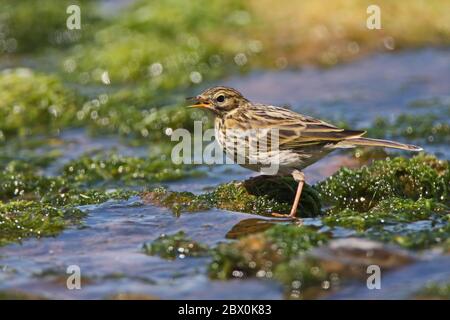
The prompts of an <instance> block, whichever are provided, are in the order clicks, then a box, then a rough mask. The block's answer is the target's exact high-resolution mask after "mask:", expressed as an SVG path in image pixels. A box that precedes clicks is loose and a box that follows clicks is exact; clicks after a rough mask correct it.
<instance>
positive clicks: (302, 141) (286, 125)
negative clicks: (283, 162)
mask: <svg viewBox="0 0 450 320" xmlns="http://www.w3.org/2000/svg"><path fill="white" fill-rule="evenodd" d="M243 113H245V116H239V114H240V112H236V114H235V116H236V117H238V118H241V119H240V120H237V119H236V120H237V122H239V123H241V127H242V126H244V127H245V128H248V129H250V128H251V129H257V128H264V129H270V128H277V129H278V130H279V136H280V146H279V147H280V149H282V150H283V149H291V148H299V147H302V146H310V145H314V144H323V143H324V142H325V143H326V142H338V141H341V140H345V139H348V138H352V137H360V136H362V135H363V134H365V133H366V132H365V131H360V130H346V129H342V128H338V127H336V126H334V125H332V124H330V123H327V122H325V121H322V120H319V119H315V118H313V117H309V116H305V115H302V114H299V113H296V112H294V111H291V110H289V109H285V108H280V107H275V106H266V105H261V104H253V105H252V106H251V107H249V108H246V110H245V111H243ZM242 122H244V123H245V125H242Z"/></svg>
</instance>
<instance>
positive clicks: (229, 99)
mask: <svg viewBox="0 0 450 320" xmlns="http://www.w3.org/2000/svg"><path fill="white" fill-rule="evenodd" d="M188 100H192V101H195V104H194V105H192V106H190V107H191V108H203V109H208V110H210V111H212V112H213V113H214V114H215V115H216V116H219V117H223V116H224V115H226V114H227V113H228V112H230V111H232V110H234V109H236V108H238V107H241V106H244V105H245V104H246V103H248V100H247V99H245V98H244V97H243V96H242V94H241V93H240V92H239V91H237V90H235V89H233V88H228V87H213V88H209V89H206V90H205V91H203V92H202V93H201V94H199V95H198V96H196V97H192V98H188Z"/></svg>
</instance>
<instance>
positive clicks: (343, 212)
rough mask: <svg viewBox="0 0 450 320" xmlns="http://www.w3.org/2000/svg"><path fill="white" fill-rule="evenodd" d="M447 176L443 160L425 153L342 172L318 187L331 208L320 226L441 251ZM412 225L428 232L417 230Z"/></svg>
mask: <svg viewBox="0 0 450 320" xmlns="http://www.w3.org/2000/svg"><path fill="white" fill-rule="evenodd" d="M449 177H450V176H449V169H448V162H447V161H441V160H438V159H436V158H435V157H434V156H430V155H425V154H421V155H418V156H416V157H414V158H411V159H405V158H400V157H397V158H394V159H387V160H384V161H376V162H374V163H373V164H372V165H370V166H364V167H362V168H361V169H357V170H349V169H341V170H340V171H338V172H337V173H336V174H334V175H333V176H332V177H330V178H328V179H327V180H325V181H323V182H321V183H319V184H318V186H317V188H318V189H319V190H321V192H322V197H323V198H324V199H326V201H327V202H328V203H329V204H330V207H329V209H328V210H327V211H326V214H325V215H324V217H323V218H322V221H323V223H324V224H326V225H327V226H330V227H332V228H335V227H343V228H347V229H353V230H356V231H357V232H358V234H359V235H360V236H361V237H366V238H369V239H374V240H378V241H382V242H387V243H393V244H396V245H398V246H401V247H403V248H407V249H414V250H422V249H427V248H430V247H434V246H439V247H441V248H443V249H444V250H446V249H445V248H446V246H447V245H448V244H447V242H446V241H445V239H447V238H448V237H449V234H448V230H449V229H448V228H449V225H450V224H449V220H448V214H449V212H450V211H449V210H450V209H449V202H448V201H449V187H450V179H449ZM416 222H427V223H430V227H429V228H426V229H423V228H418V227H416V226H415V223H416Z"/></svg>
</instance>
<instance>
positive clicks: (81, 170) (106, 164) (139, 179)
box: [62, 153, 200, 186]
mask: <svg viewBox="0 0 450 320" xmlns="http://www.w3.org/2000/svg"><path fill="white" fill-rule="evenodd" d="M199 175H200V173H199V172H198V171H196V170H194V169H192V168H186V166H181V165H174V164H173V163H172V162H170V161H168V160H167V159H161V157H160V156H153V157H149V158H139V157H130V156H128V157H125V156H121V155H118V154H115V153H113V154H107V155H100V156H94V157H93V156H89V155H85V156H82V157H80V158H78V159H75V160H73V161H71V162H69V163H67V164H66V165H65V166H64V168H63V169H62V176H63V177H64V178H65V179H67V181H68V182H69V183H71V184H75V185H85V186H89V185H95V184H99V183H108V182H114V181H116V182H121V183H123V184H125V185H133V184H134V185H136V184H141V185H142V184H146V183H154V182H161V181H170V180H178V179H181V178H186V177H192V176H199Z"/></svg>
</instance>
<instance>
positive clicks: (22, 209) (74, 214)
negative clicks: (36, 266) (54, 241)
mask: <svg viewBox="0 0 450 320" xmlns="http://www.w3.org/2000/svg"><path fill="white" fill-rule="evenodd" d="M84 215H85V214H84V213H83V212H82V211H80V210H77V209H62V208H57V207H54V206H51V205H47V204H41V203H38V202H33V201H12V202H8V203H5V204H3V203H0V231H1V232H0V245H4V244H7V243H10V242H16V241H21V240H23V239H25V238H30V237H36V238H39V237H46V236H55V235H57V234H59V233H60V232H61V231H62V230H63V229H64V228H65V227H66V226H67V224H68V223H69V222H70V221H79V219H81V218H82V217H84Z"/></svg>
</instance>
